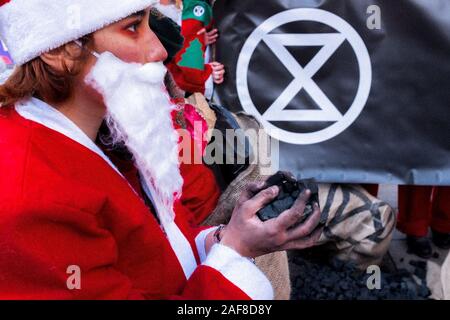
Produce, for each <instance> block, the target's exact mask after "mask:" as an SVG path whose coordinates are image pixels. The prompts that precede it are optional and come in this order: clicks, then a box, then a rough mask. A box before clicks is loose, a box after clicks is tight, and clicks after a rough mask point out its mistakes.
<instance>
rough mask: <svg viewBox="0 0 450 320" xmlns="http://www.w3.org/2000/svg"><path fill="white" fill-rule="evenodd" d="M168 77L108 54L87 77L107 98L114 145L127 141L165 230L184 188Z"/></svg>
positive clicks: (159, 66)
mask: <svg viewBox="0 0 450 320" xmlns="http://www.w3.org/2000/svg"><path fill="white" fill-rule="evenodd" d="M166 72H167V70H166V68H165V67H164V65H163V63H148V64H145V65H142V64H137V63H126V62H124V61H122V60H120V59H119V58H117V57H116V56H114V55H113V54H112V53H109V52H105V53H103V54H101V55H100V56H99V58H98V60H97V62H96V64H95V66H94V67H93V68H92V70H91V72H90V73H89V75H88V76H87V78H86V83H87V84H89V85H90V86H92V87H93V88H94V89H96V90H97V91H98V92H99V93H100V94H101V95H102V96H103V99H104V102H105V104H106V107H107V116H106V122H107V124H108V127H109V129H110V130H111V134H112V142H113V143H117V142H123V143H124V144H125V146H126V147H127V148H128V150H129V151H130V152H131V153H132V154H133V157H134V161H135V164H136V166H137V168H138V170H139V172H140V174H141V176H142V177H143V179H144V180H145V182H146V184H147V186H148V187H149V189H150V192H151V193H152V196H153V201H154V204H155V207H156V209H157V211H158V216H159V218H160V220H161V223H162V224H163V225H164V224H165V223H169V222H171V221H173V219H174V217H175V213H174V209H173V204H174V202H175V200H176V199H177V198H178V197H180V196H181V188H182V185H183V178H182V177H181V173H180V165H179V161H178V139H179V135H178V134H177V132H176V130H175V129H174V127H173V122H172V117H171V112H172V110H173V109H174V106H173V105H172V104H171V103H170V99H169V97H168V95H167V94H166V92H165V89H164V76H165V74H166Z"/></svg>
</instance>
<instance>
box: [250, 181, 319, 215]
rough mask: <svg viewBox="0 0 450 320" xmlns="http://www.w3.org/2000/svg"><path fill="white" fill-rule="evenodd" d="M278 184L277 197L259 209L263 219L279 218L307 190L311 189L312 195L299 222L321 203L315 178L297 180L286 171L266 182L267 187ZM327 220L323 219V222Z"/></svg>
mask: <svg viewBox="0 0 450 320" xmlns="http://www.w3.org/2000/svg"><path fill="white" fill-rule="evenodd" d="M271 186H278V187H279V193H278V196H277V198H276V199H275V200H274V201H272V202H271V203H269V204H268V205H267V206H265V207H264V208H262V209H261V210H259V211H258V213H257V215H258V217H259V218H260V219H261V220H262V221H267V220H270V219H274V218H277V217H278V216H279V215H280V214H282V213H283V212H284V211H286V210H288V209H290V208H291V207H292V206H293V205H294V203H295V201H296V199H297V198H298V197H299V195H300V194H301V193H302V192H303V191H306V190H310V191H311V195H310V197H309V199H308V201H307V203H306V206H305V211H304V214H303V216H302V218H301V220H300V221H299V222H298V223H302V222H304V221H305V220H306V219H308V217H309V216H310V215H311V214H312V213H313V211H314V204H315V203H317V204H319V188H318V186H317V183H316V182H315V180H314V179H307V180H296V179H295V178H294V177H292V176H290V175H289V174H287V173H284V172H278V173H276V174H275V175H273V176H271V177H270V178H269V179H268V180H267V181H266V184H265V186H264V187H265V188H268V187H271ZM325 222H326V221H322V220H321V222H320V223H321V224H324V223H325Z"/></svg>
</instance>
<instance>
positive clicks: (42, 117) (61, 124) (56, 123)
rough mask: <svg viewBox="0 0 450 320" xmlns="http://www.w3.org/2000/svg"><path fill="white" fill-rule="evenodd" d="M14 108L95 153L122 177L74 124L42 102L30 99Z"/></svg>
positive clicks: (29, 118) (27, 117) (25, 116)
mask: <svg viewBox="0 0 450 320" xmlns="http://www.w3.org/2000/svg"><path fill="white" fill-rule="evenodd" d="M15 108H16V111H17V113H18V114H20V115H21V116H22V117H24V118H25V119H28V120H31V121H34V122H37V123H39V124H41V125H43V126H45V127H47V128H50V129H52V130H54V131H57V132H59V133H61V134H63V135H64V136H66V137H68V138H69V139H71V140H73V141H75V142H77V143H79V144H81V145H83V146H85V147H86V148H88V149H89V150H91V151H93V152H95V153H96V154H98V155H99V156H100V157H101V158H102V159H103V160H105V161H106V162H107V163H108V164H109V165H110V166H111V167H112V168H113V169H114V170H115V171H116V172H117V173H118V174H120V175H121V176H122V174H121V173H120V172H119V170H118V169H117V168H116V166H115V165H114V164H113V163H112V162H111V160H110V159H109V158H108V157H107V156H106V155H105V154H104V153H103V151H102V150H101V149H100V148H99V147H98V146H97V145H96V144H95V143H94V142H93V141H92V140H91V139H90V138H89V137H88V136H87V135H86V134H85V133H84V132H83V131H82V130H81V129H80V128H79V127H78V126H77V125H76V124H75V123H73V122H72V121H71V120H70V119H69V118H67V117H66V116H65V115H64V114H62V113H61V112H59V111H58V110H56V109H55V108H53V107H51V106H50V105H48V104H47V103H45V102H44V101H42V100H39V99H37V98H30V99H28V100H24V101H21V102H18V103H16V105H15Z"/></svg>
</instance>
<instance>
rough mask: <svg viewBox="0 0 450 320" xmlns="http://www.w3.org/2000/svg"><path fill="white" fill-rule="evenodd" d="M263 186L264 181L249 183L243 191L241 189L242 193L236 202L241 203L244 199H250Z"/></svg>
mask: <svg viewBox="0 0 450 320" xmlns="http://www.w3.org/2000/svg"><path fill="white" fill-rule="evenodd" d="M263 187H264V182H257V183H249V184H248V185H247V186H246V187H245V189H244V191H242V194H241V196H240V198H239V200H238V204H243V203H244V202H245V201H247V200H250V199H251V198H253V197H254V196H255V194H257V193H258V192H260V191H261V190H262V189H263Z"/></svg>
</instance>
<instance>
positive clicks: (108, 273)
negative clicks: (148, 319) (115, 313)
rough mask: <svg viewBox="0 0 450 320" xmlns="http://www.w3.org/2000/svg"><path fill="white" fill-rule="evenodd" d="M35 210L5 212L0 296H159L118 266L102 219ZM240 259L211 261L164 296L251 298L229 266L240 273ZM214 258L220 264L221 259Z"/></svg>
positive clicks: (62, 209)
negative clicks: (71, 284) (73, 286)
mask: <svg viewBox="0 0 450 320" xmlns="http://www.w3.org/2000/svg"><path fill="white" fill-rule="evenodd" d="M36 208H37V207H34V208H33V207H31V206H29V205H27V207H23V206H21V208H20V209H15V210H12V211H9V212H1V213H2V219H1V221H0V277H1V281H0V299H32V300H36V299H37V300H41V299H58V300H59V299H118V300H124V299H146V298H149V297H153V298H154V296H152V294H151V293H150V292H146V291H145V290H141V289H137V288H138V287H139V283H133V281H132V280H131V279H130V278H129V277H128V276H127V275H126V274H125V273H123V272H121V271H120V270H119V269H117V268H116V267H115V265H116V263H117V260H118V249H117V245H118V244H117V243H116V240H115V239H114V237H113V236H112V234H111V233H110V232H109V231H108V229H105V228H103V227H101V226H100V222H99V221H98V219H99V217H97V216H96V215H94V214H92V213H91V212H83V211H80V210H79V209H71V208H69V207H67V206H62V205H59V204H54V203H53V204H47V205H45V206H43V205H41V206H39V209H36ZM2 211H3V210H2ZM235 259H236V257H231V258H229V259H226V260H227V261H228V262H227V263H222V265H221V266H217V265H214V263H208V262H207V261H206V262H205V263H204V265H201V266H199V267H197V269H196V270H195V272H194V274H193V275H192V276H191V277H190V279H189V280H188V281H187V282H186V284H185V286H184V288H183V289H182V290H181V292H175V293H174V295H172V296H167V297H160V298H167V299H205V300H211V299H248V298H249V295H248V294H247V293H245V288H246V286H245V285H244V286H243V287H241V286H240V285H239V279H238V280H237V282H236V281H235V282H233V279H235V278H236V275H233V274H232V273H234V274H236V272H231V273H230V270H229V269H230V268H229V265H232V266H236V267H237V268H234V269H235V271H237V270H238V269H241V268H240V267H239V263H241V262H242V261H241V262H238V263H237V264H236V260H235ZM219 260H220V259H219ZM238 260H239V259H238ZM213 261H216V262H215V263H216V264H217V263H218V261H217V259H216V258H214V259H213ZM147 263H148V262H147ZM74 264H76V265H77V266H78V267H79V268H80V270H81V290H69V289H68V287H67V281H68V279H69V277H70V275H71V274H68V273H67V271H68V268H69V267H70V266H72V265H74ZM150 264H151V263H150ZM144 267H145V266H144ZM145 268H147V267H145ZM148 270H152V265H149V266H148ZM229 274H231V276H230V278H228V276H227V275H229ZM167 281H170V279H167ZM235 283H236V284H237V285H235ZM158 285H159V283H158ZM150 291H151V289H150Z"/></svg>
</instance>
